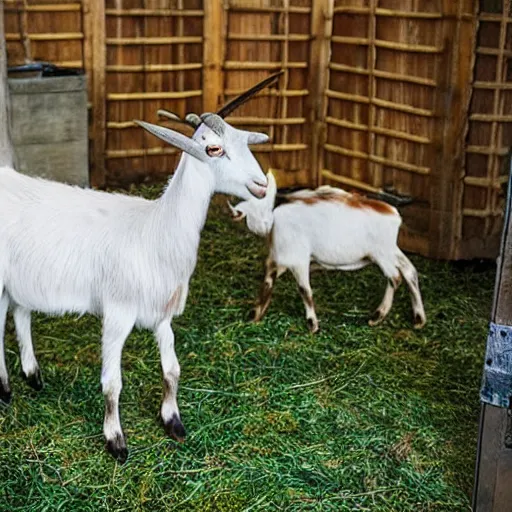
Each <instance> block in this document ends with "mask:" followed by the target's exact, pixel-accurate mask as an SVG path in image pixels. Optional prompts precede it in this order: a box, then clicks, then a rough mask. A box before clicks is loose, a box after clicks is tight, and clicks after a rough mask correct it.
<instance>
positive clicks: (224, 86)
mask: <svg viewBox="0 0 512 512" xmlns="http://www.w3.org/2000/svg"><path fill="white" fill-rule="evenodd" d="M509 3H510V0H481V2H480V4H481V5H477V4H478V2H477V1H475V0H334V1H333V0H315V1H313V0H223V1H222V2H221V1H220V0H215V1H214V0H204V1H203V0H106V1H102V0H82V1H79V2H71V1H69V0H67V1H66V0H4V6H5V10H6V32H7V46H8V55H9V61H10V63H12V64H14V63H21V62H23V61H24V60H25V59H38V60H48V61H51V62H55V63H57V64H61V65H71V66H82V67H84V68H85V69H86V71H87V74H88V79H89V89H90V106H91V109H90V139H91V180H92V182H93V183H94V184H96V185H99V186H103V185H110V186H113V185H126V184H128V183H131V182H138V181H143V180H156V179H161V178H163V177H164V176H167V175H168V174H169V171H171V170H172V169H173V168H174V166H175V164H176V159H177V152H176V151H175V150H174V149H173V148H170V147H168V146H165V145H164V144H163V143H162V142H160V141H159V140H158V139H156V138H155V137H152V136H151V135H149V134H146V133H145V132H144V131H143V130H140V129H139V128H137V127H135V126H134V124H133V121H132V120H133V119H135V118H138V119H145V120H148V121H153V122H156V121H157V118H156V111H157V109H158V108H166V109H168V110H171V111H174V112H177V113H178V114H180V115H184V114H185V113H187V112H189V111H193V112H202V111H212V110H215V109H216V108H217V107H219V106H220V105H221V104H223V103H224V102H225V101H227V100H229V99H230V98H231V97H233V96H234V95H236V94H237V93H239V92H241V91H242V90H244V89H245V88H247V87H249V86H251V85H252V84H254V83H255V82H256V81H258V80H260V79H262V78H264V77H266V76H268V74H269V72H271V71H275V70H278V69H284V70H285V74H284V75H283V77H282V78H281V81H280V85H279V87H278V88H273V89H268V90H266V91H264V92H262V93H261V94H260V96H259V97H258V98H256V99H254V100H252V101H251V102H250V103H248V104H246V105H244V106H243V107H242V108H241V109H239V110H237V111H236V112H235V113H233V114H232V117H230V118H228V120H229V121H230V122H231V123H233V124H234V125H236V126H240V127H244V128H248V129H253V130H259V131H264V132H267V133H269V134H270V136H271V142H270V143H269V144H267V145H263V146H256V147H254V150H255V152H256V155H257V158H258V159H259V160H260V162H261V164H262V166H263V167H264V168H265V169H267V168H273V169H274V170H275V173H276V175H277V178H278V183H279V185H280V186H293V185H316V184H319V183H332V184H337V185H340V186H344V187H345V188H349V189H352V188H353V189H362V190H363V191H364V190H366V191H371V190H374V189H380V188H384V189H390V190H392V191H394V192H396V193H400V194H406V195H410V196H412V197H413V199H414V203H413V204H412V205H411V206H408V207H406V208H404V209H403V211H402V213H403V217H404V229H403V230H402V245H403V247H404V248H406V249H409V250H413V251H416V252H420V253H423V254H428V255H431V256H436V257H448V258H460V257H472V256H494V255H495V254H496V250H497V246H496V243H497V241H498V240H499V237H498V236H497V234H498V233H499V230H500V228H501V218H502V203H501V197H502V190H501V184H502V183H503V179H504V178H503V176H502V175H501V167H500V162H501V159H502V156H503V154H504V152H506V150H507V147H508V146H510V139H511V137H512V134H511V133H510V129H509V128H510V126H512V125H511V121H512V112H511V111H510V109H511V108H512V107H510V105H511V101H510V99H512V98H510V97H509V95H510V94H512V89H511V86H510V84H509V79H510V73H509V71H508V59H509V56H510V55H511V54H512V48H511V45H512V43H511V41H512V32H511V31H512V27H511V26H510V12H509ZM161 122H162V123H163V121H161ZM183 129H184V130H186V128H183ZM189 133H190V132H189ZM466 143H467V146H466Z"/></svg>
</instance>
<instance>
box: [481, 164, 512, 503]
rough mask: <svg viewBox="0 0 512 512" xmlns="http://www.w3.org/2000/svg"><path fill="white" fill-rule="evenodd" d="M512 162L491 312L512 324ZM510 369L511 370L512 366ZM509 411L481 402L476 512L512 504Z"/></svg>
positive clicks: (494, 317) (499, 321) (496, 318)
mask: <svg viewBox="0 0 512 512" xmlns="http://www.w3.org/2000/svg"><path fill="white" fill-rule="evenodd" d="M510 163H511V169H510V171H511V176H510V178H511V179H510V181H509V189H508V200H507V215H506V218H505V223H504V227H503V235H502V245H501V254H500V257H499V258H498V266H497V274H496V285H495V289H494V306H493V312H492V321H493V322H494V323H495V324H499V325H505V326H512V221H511V219H510V212H511V209H512V186H511V185H512V160H511V161H510ZM510 350H512V347H510ZM486 359H487V357H486ZM491 363H492V361H490V360H486V365H487V364H491ZM508 371H509V373H510V372H512V368H509V369H508ZM509 411H510V409H506V408H503V407H496V406H494V405H489V404H487V403H484V404H482V411H481V419H480V433H479V440H478V448H477V460H476V469H475V486H474V492H473V511H474V512H508V511H510V510H511V508H512V484H511V482H512V448H510V445H511V444H510V441H511V439H510V434H511V428H510V421H511V416H510V412H509Z"/></svg>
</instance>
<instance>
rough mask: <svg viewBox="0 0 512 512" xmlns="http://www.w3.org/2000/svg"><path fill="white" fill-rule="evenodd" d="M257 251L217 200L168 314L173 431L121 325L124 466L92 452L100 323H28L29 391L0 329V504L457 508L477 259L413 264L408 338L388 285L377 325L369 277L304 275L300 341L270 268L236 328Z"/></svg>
mask: <svg viewBox="0 0 512 512" xmlns="http://www.w3.org/2000/svg"><path fill="white" fill-rule="evenodd" d="M157 191H158V189H154V188H139V189H136V190H134V192H136V193H140V192H142V193H144V194H146V195H149V196H151V195H153V194H154V193H156V192H157ZM265 254H266V248H265V245H264V242H263V241H261V240H259V239H257V238H255V237H254V236H252V235H251V234H249V233H247V231H246V230H245V228H244V227H243V226H241V225H235V224H233V223H231V221H230V220H229V217H228V215H227V213H226V212H225V210H224V208H223V206H222V204H221V203H220V201H216V203H215V204H214V205H213V206H212V207H211V210H210V215H209V219H208V222H207V225H206V228H205V231H204V233H203V238H202V242H201V249H200V256H199V262H198V266H197V269H196V272H195V274H194V276H193V278H192V281H191V289H190V295H189V300H188V305H187V308H186V311H185V314H184V315H183V316H182V317H180V318H178V319H176V320H175V322H174V330H175V334H176V340H177V341H176V343H177V353H178V358H179V360H180V363H181V368H182V377H181V387H180V392H179V400H180V408H181V414H182V419H183V421H184V424H185V427H186V428H187V431H188V438H187V441H186V443H185V444H183V445H177V444H176V443H174V442H173V441H172V440H170V439H167V438H166V437H165V435H164V432H163V429H162V427H161V425H160V423H159V419H158V412H159V404H160V399H161V396H162V383H161V377H160V362H159V354H158V351H157V348H156V344H155V342H154V340H153V338H152V335H151V333H149V332H146V331H134V332H133V333H132V334H131V336H130V338H129V339H128V342H127V344H126V348H125V351H124V354H123V377H124V389H123V394H122V396H121V415H122V420H123V427H124V429H125V433H126V435H127V440H128V447H129V449H130V456H129V459H128V461H127V463H126V464H125V465H123V466H120V465H118V464H116V463H115V462H114V461H113V459H111V458H110V456H109V455H108V454H106V453H105V452H104V450H103V438H102V417H103V398H102V395H101V391H100V384H99V378H100V366H101V365H100V344H99V339H100V331H101V329H100V327H101V326H100V322H99V320H97V319H94V318H91V317H82V318H77V317H74V316H66V317H64V318H58V319H56V318H49V317H46V316H43V315H34V320H33V336H34V340H35V346H36V352H37V356H38V359H39V362H40V365H41V368H42V372H43V377H44V380H45V388H44V390H43V391H42V392H40V393H36V392H34V391H32V390H30V389H29V388H28V387H27V386H26V385H25V384H24V383H23V382H22V380H21V378H20V377H19V375H20V364H19V356H18V350H17V346H16V343H15V339H14V329H13V325H12V321H9V323H8V328H7V339H6V345H7V350H6V357H7V362H8V366H9V368H10V373H11V383H12V388H13V393H14V397H13V403H12V404H11V405H10V406H9V407H1V406H0V433H1V436H0V461H1V463H0V481H1V483H2V486H1V490H0V510H5V511H9V512H14V511H38V512H40V511H45V510H48V511H52V512H53V511H57V510H64V511H68V510H73V511H88V510H90V511H98V510H116V511H121V510H126V511H137V510H151V511H164V510H180V511H181V510H185V511H226V512H227V511H229V512H231V511H234V512H237V511H249V510H252V511H257V510H261V511H267V510H268V511H273V510H289V511H296V510H301V511H345V510H346V511H349V510H358V511H363V510H369V511H383V512H384V511H389V512H398V511H411V512H420V511H447V512H456V511H468V510H470V498H469V496H470V493H471V488H472V480H473V466H474V458H475V450H476V437H477V429H478V413H479V396H478V391H479V385H480V376H481V370H482V362H483V357H484V350H485V339H486V331H487V324H488V320H489V314H490V305H491V298H492V290H493V286H494V269H493V268H488V269H483V270H482V271H480V272H477V269H476V268H474V267H467V268H461V267H460V266H457V265H453V264H449V263H442V262H433V261H429V260H426V259H423V258H419V257H413V258H412V261H413V263H414V264H415V265H416V266H417V268H418V271H419V273H420V284H421V289H422V292H423V297H424V300H425V306H426V312H427V316H428V323H427V326H426V327H425V328H424V329H423V330H421V331H414V330H413V329H412V318H411V316H412V314H411V308H410V302H409V297H408V295H407V292H406V289H405V287H404V286H402V288H401V289H400V290H399V292H398V293H397V295H396V298H395V304H394V307H393V309H392V311H391V313H390V315H389V317H388V319H387V320H386V321H385V323H384V324H383V325H382V326H379V327H374V328H371V327H369V326H368V325H367V323H366V321H367V318H368V316H369V314H370V313H371V311H372V310H373V309H374V308H375V307H376V306H377V305H378V303H379V302H380V299H381V297H382V294H383V292H384V287H385V281H384V278H383V277H382V276H381V275H380V273H379V271H378V270H377V269H375V268H367V269H364V270H362V271H359V272H354V273H342V272H315V273H313V275H312V286H313V290H314V293H315V299H316V303H317V313H318V316H319V319H320V327H321V330H320V332H319V333H318V334H317V335H315V336H311V335H310V334H309V333H308V331H307V327H306V322H305V318H304V312H303V306H302V301H301V299H300V297H299V295H298V293H297V291H296V286H295V283H294V281H293V279H292V277H291V276H289V275H286V274H285V275H284V276H283V277H282V278H281V279H279V280H278V282H277V284H276V289H275V294H274V300H273V302H272V304H271V306H270V310H269V312H268V314H267V316H266V317H265V319H264V321H263V322H262V323H261V324H259V325H253V324H250V323H247V321H246V320H247V316H248V314H249V311H250V309H251V306H252V304H253V301H254V298H255V297H256V295H257V291H258V287H259V283H260V279H261V277H262V270H263V261H264V256H265Z"/></svg>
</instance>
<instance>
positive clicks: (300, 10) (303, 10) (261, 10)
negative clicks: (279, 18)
mask: <svg viewBox="0 0 512 512" xmlns="http://www.w3.org/2000/svg"><path fill="white" fill-rule="evenodd" d="M229 10H230V11H233V12H250V13H253V14H267V13H273V12H277V13H279V12H289V13H294V14H309V13H310V12H311V7H301V6H293V5H290V6H289V7H270V6H268V7H266V6H254V5H230V6H229Z"/></svg>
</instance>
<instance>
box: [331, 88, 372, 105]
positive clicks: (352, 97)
mask: <svg viewBox="0 0 512 512" xmlns="http://www.w3.org/2000/svg"><path fill="white" fill-rule="evenodd" d="M325 94H326V96H327V97H328V98H334V99H336V100H348V101H353V102H355V103H370V100H369V99H368V97H367V96H361V95H360V94H352V93H348V92H339V91H333V90H332V89H327V90H326V91H325Z"/></svg>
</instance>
